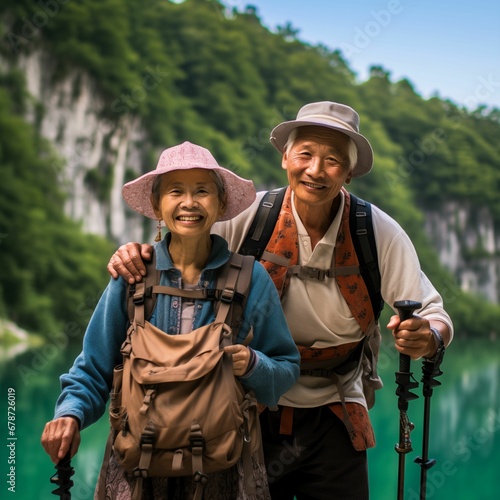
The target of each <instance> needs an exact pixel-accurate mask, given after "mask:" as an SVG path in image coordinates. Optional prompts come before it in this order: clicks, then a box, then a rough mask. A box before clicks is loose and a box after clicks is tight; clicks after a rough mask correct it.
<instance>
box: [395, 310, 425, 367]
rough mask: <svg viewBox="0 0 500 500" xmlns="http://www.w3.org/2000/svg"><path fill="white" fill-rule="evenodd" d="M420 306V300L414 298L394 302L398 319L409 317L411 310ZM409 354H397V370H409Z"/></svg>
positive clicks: (411, 314)
mask: <svg viewBox="0 0 500 500" xmlns="http://www.w3.org/2000/svg"><path fill="white" fill-rule="evenodd" d="M421 307H422V303H421V302H417V301H415V300H398V301H396V302H394V308H395V309H397V310H398V314H399V319H400V320H401V321H404V320H405V319H410V318H411V317H412V316H413V312H414V311H415V310H416V309H420V308H421ZM410 360H411V358H410V356H408V354H400V355H399V371H400V372H409V371H410Z"/></svg>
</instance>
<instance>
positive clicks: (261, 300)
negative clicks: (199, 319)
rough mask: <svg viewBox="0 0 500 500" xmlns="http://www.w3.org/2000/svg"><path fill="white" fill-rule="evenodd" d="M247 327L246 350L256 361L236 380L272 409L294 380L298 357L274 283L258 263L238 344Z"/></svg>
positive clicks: (242, 338)
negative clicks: (248, 343) (253, 355)
mask: <svg viewBox="0 0 500 500" xmlns="http://www.w3.org/2000/svg"><path fill="white" fill-rule="evenodd" d="M250 327H252V328H253V339H252V341H251V342H250V347H251V348H252V349H253V350H254V351H255V353H256V355H257V359H256V363H255V365H254V367H253V369H251V370H250V372H249V373H247V374H246V375H244V376H242V377H240V381H241V382H242V384H243V385H244V386H245V387H246V388H247V389H251V390H254V391H255V394H256V397H257V400H258V401H259V403H263V404H265V405H268V406H274V405H275V404H277V402H278V400H279V398H280V397H281V395H282V394H284V393H285V392H286V391H287V390H288V389H290V387H292V385H293V384H294V383H295V381H296V380H297V378H298V376H299V371H300V355H299V353H298V350H297V348H296V346H295V343H294V341H293V339H292V336H291V333H290V330H289V328H288V325H287V323H286V320H285V316H284V314H283V310H282V308H281V303H280V300H279V296H278V292H277V291H276V288H275V286H274V283H273V282H272V280H271V278H270V277H269V275H268V274H267V271H266V270H265V269H264V267H263V266H262V265H261V264H260V263H258V262H256V263H255V264H254V270H253V274H252V286H251V289H250V293H249V295H248V299H247V303H246V307H245V311H244V313H243V325H242V328H241V330H240V333H239V335H238V339H239V340H240V341H243V340H244V338H245V336H246V334H247V333H248V331H249V329H250Z"/></svg>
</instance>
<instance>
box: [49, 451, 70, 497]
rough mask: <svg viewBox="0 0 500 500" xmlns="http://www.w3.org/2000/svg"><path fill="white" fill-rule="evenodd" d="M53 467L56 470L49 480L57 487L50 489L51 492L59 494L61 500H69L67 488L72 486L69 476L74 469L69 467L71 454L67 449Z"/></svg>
mask: <svg viewBox="0 0 500 500" xmlns="http://www.w3.org/2000/svg"><path fill="white" fill-rule="evenodd" d="M55 468H56V471H57V472H56V473H55V474H54V475H53V476H52V477H51V478H50V482H51V483H52V484H56V485H57V486H58V488H56V489H55V490H54V491H52V494H54V495H59V498H60V499H61V500H71V493H70V491H69V490H70V488H71V487H72V486H73V480H72V479H71V476H73V474H74V473H75V469H73V467H71V454H70V452H69V451H68V453H66V455H64V458H63V459H62V460H61V461H60V462H59V463H58V464H57V465H56V467H55Z"/></svg>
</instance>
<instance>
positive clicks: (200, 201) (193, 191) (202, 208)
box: [152, 168, 225, 237]
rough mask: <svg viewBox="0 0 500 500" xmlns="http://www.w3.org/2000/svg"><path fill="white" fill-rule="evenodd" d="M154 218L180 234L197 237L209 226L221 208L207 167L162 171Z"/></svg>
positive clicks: (222, 212)
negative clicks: (161, 220)
mask: <svg viewBox="0 0 500 500" xmlns="http://www.w3.org/2000/svg"><path fill="white" fill-rule="evenodd" d="M152 203H153V208H154V211H155V214H156V216H157V217H158V219H163V221H164V222H165V225H166V226H167V227H168V229H169V230H170V231H171V232H172V233H173V234H177V235H179V236H184V237H195V236H196V237H199V236H204V235H206V234H209V233H210V229H211V227H212V225H213V224H214V222H216V221H217V220H218V219H219V218H220V217H221V216H222V215H223V214H224V210H225V204H224V202H223V200H221V199H220V196H219V191H218V189H217V185H216V183H215V181H214V179H213V177H212V175H211V174H210V171H209V170H205V169H201V168H193V169H190V170H174V171H173V172H168V173H166V174H163V175H162V178H161V183H160V197H159V202H158V204H157V206H155V202H154V201H153V199H152Z"/></svg>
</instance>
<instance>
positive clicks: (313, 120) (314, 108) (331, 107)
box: [270, 101, 373, 177]
mask: <svg viewBox="0 0 500 500" xmlns="http://www.w3.org/2000/svg"><path fill="white" fill-rule="evenodd" d="M305 125H315V126H317V127H326V128H331V129H332V130H338V131H339V132H342V133H343V134H346V135H348V136H349V137H350V138H351V139H352V140H353V141H354V144H356V148H357V149H358V161H357V163H356V165H355V166H354V169H353V171H352V176H353V177H361V176H362V175H365V174H367V173H368V172H369V171H370V170H371V169H372V166H373V151H372V147H371V145H370V143H369V142H368V140H367V139H366V138H365V137H363V136H362V135H361V134H360V133H359V115H358V113H356V111H354V109H352V108H351V107H349V106H346V105H345V104H339V103H336V102H330V101H322V102H313V103H311V104H306V105H305V106H302V108H300V110H299V112H298V113H297V119H296V120H291V121H288V122H283V123H280V124H279V125H277V126H276V127H274V129H273V130H272V132H271V138H270V141H271V144H272V145H273V146H274V147H275V148H276V149H277V150H278V151H279V152H280V153H281V154H283V150H284V147H285V144H286V142H287V141H288V136H289V135H290V132H291V131H292V130H293V129H296V128H297V127H302V126H305Z"/></svg>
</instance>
